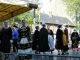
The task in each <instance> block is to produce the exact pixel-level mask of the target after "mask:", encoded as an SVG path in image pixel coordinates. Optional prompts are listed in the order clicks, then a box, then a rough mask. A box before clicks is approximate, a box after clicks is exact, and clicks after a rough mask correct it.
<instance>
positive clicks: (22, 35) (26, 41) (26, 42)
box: [18, 19, 32, 53]
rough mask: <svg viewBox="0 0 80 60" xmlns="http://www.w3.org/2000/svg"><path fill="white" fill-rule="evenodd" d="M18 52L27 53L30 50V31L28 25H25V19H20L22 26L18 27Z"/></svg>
mask: <svg viewBox="0 0 80 60" xmlns="http://www.w3.org/2000/svg"><path fill="white" fill-rule="evenodd" d="M18 34H19V39H18V53H28V52H30V51H32V47H31V43H30V41H31V32H30V28H29V26H26V21H25V19H22V26H21V27H20V28H19V29H18Z"/></svg>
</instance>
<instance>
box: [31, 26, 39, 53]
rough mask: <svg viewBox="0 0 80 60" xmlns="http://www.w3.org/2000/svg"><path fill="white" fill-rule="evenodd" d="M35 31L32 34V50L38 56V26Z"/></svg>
mask: <svg viewBox="0 0 80 60" xmlns="http://www.w3.org/2000/svg"><path fill="white" fill-rule="evenodd" d="M35 29H36V30H35V31H34V34H33V43H32V50H35V53H36V54H39V26H36V27H35Z"/></svg>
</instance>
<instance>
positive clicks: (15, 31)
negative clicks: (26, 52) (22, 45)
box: [12, 25, 18, 52]
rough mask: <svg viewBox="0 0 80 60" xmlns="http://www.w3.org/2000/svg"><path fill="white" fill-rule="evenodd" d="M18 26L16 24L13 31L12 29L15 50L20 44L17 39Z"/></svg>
mask: <svg viewBox="0 0 80 60" xmlns="http://www.w3.org/2000/svg"><path fill="white" fill-rule="evenodd" d="M17 28H18V27H17V26H16V25H14V26H13V31H12V40H13V52H17V50H18V45H17V40H18V29H17Z"/></svg>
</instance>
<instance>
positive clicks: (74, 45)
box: [71, 28, 79, 51]
mask: <svg viewBox="0 0 80 60" xmlns="http://www.w3.org/2000/svg"><path fill="white" fill-rule="evenodd" d="M71 40H72V49H73V51H74V50H75V48H77V51H78V43H79V34H78V32H77V30H76V28H74V29H73V32H72V34H71Z"/></svg>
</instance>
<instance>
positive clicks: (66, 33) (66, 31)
mask: <svg viewBox="0 0 80 60" xmlns="http://www.w3.org/2000/svg"><path fill="white" fill-rule="evenodd" d="M64 33H65V35H66V39H67V41H68V29H67V28H65V29H64Z"/></svg>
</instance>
